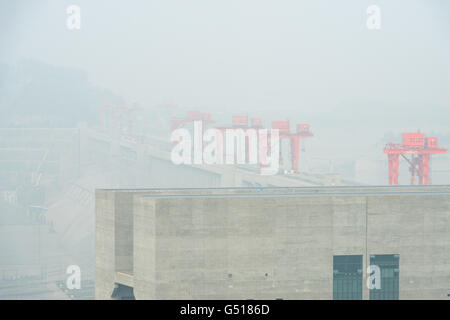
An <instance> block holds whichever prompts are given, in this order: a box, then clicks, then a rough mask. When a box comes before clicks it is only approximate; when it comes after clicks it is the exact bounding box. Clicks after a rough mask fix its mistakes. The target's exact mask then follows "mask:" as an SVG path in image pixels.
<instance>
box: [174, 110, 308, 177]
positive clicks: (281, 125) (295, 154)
mask: <svg viewBox="0 0 450 320" xmlns="http://www.w3.org/2000/svg"><path fill="white" fill-rule="evenodd" d="M250 120H251V121H250V124H249V117H248V115H237V116H232V125H231V126H222V127H215V129H217V130H219V131H221V132H222V133H224V132H225V131H226V130H228V129H231V130H236V129H242V130H247V129H255V130H257V131H258V130H260V129H263V128H264V125H263V121H262V119H261V118H251V119H250ZM195 121H202V124H203V125H208V124H212V123H215V121H213V120H212V119H211V114H209V113H202V112H201V111H198V110H190V111H188V114H187V117H186V118H184V119H175V120H172V122H171V124H172V125H171V129H172V131H173V130H175V129H178V128H180V127H183V126H185V125H186V124H192V123H194V122H195ZM272 129H277V130H279V138H280V162H281V163H283V159H282V150H281V142H282V141H283V139H287V140H289V142H290V155H291V170H292V172H295V173H298V172H299V158H300V141H301V140H302V139H306V138H311V137H313V136H314V134H313V133H312V132H311V131H310V125H309V124H305V123H300V124H297V126H296V132H293V133H291V130H290V122H289V120H286V121H273V122H272ZM202 130H204V127H202ZM202 133H203V132H202ZM245 142H246V148H245V156H246V158H248V157H249V149H250V148H251V145H250V144H251V141H250V139H249V138H248V136H247V137H246V139H245ZM267 147H268V149H270V145H268V146H267Z"/></svg>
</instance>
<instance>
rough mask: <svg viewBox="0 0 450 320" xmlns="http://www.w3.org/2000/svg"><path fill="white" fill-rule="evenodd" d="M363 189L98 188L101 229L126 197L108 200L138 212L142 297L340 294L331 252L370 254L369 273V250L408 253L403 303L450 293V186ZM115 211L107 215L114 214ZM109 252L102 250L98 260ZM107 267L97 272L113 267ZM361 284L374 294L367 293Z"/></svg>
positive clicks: (137, 271) (403, 263)
mask: <svg viewBox="0 0 450 320" xmlns="http://www.w3.org/2000/svg"><path fill="white" fill-rule="evenodd" d="M387 190H388V191H387ZM356 191H358V190H356V189H355V188H317V189H313V188H297V189H295V188H293V189H286V188H274V189H271V188H267V189H264V190H263V191H260V190H258V192H257V191H256V190H255V189H220V188H218V189H207V190H199V189H193V190H186V191H183V190H179V189H178V190H177V189H176V190H135V191H134V192H133V191H131V192H130V191H129V192H126V191H123V190H122V191H115V192H114V191H107V190H102V191H98V192H97V198H99V202H98V203H99V206H97V216H98V218H100V220H99V219H98V220H97V225H98V227H100V225H99V222H100V221H105V214H104V213H103V212H102V210H101V206H102V201H103V205H105V199H106V198H108V196H106V195H107V194H109V195H111V194H115V196H116V197H117V196H118V194H128V195H126V196H124V197H126V198H127V199H128V200H127V201H128V202H127V201H118V202H117V200H115V204H111V203H112V200H111V198H109V201H110V204H109V205H107V206H106V208H110V207H111V206H114V205H115V207H116V210H117V208H120V209H118V210H117V212H119V211H121V212H134V223H133V226H134V227H133V230H134V231H131V230H130V225H128V227H126V228H123V229H124V230H125V229H127V230H128V231H127V232H128V234H132V237H133V239H134V248H133V249H132V250H134V255H133V256H134V268H133V272H129V273H130V274H131V275H132V277H133V285H134V293H135V296H136V298H138V299H214V298H216V299H276V298H283V299H332V296H333V293H332V280H333V265H332V263H333V255H341V254H362V255H363V263H364V265H363V270H365V269H366V267H367V264H368V261H369V256H370V255H371V254H400V299H415V298H426V299H427V298H433V299H446V298H447V293H448V292H447V291H449V288H450V250H449V249H450V237H449V234H450V233H449V231H450V220H449V216H450V210H449V207H450V196H449V188H448V187H416V188H414V187H403V188H402V187H397V188H386V187H385V188H360V189H359V192H356ZM170 194H172V195H170ZM183 194H184V195H183ZM192 194H198V196H192ZM208 194H209V195H208ZM233 194H234V195H233ZM130 196H133V197H134V200H133V201H132V203H134V205H133V209H132V210H130V199H131V198H130ZM103 211H105V212H106V211H108V210H103ZM111 211H112V210H110V209H109V213H107V214H106V215H108V214H109V215H114V214H113V213H112V212H111ZM117 212H115V215H116V216H117ZM102 219H103V220H102ZM109 226H110V227H111V230H113V229H114V228H112V225H111V224H109ZM115 228H116V232H123V230H122V231H117V230H118V229H121V228H122V226H121V225H120V224H117V223H116V224H115ZM104 230H105V229H104V228H103V227H100V228H98V229H97V233H99V232H100V233H101V232H102V231H104ZM111 230H110V232H111ZM113 233H114V231H113ZM123 236H125V234H122V236H120V237H123ZM120 237H118V238H120ZM118 238H117V237H116V243H119V242H120V241H118V240H117V239H118ZM103 239H107V237H103ZM127 239H129V235H128V237H127ZM97 240H99V241H100V242H99V243H97V244H96V246H97V248H99V247H100V249H105V246H104V245H102V243H101V240H102V237H101V236H100V237H97ZM113 242H114V241H113ZM112 245H114V244H112ZM128 246H130V242H129V241H128ZM111 252H114V250H112V249H111V248H110V252H109V253H107V254H106V256H111V255H114V254H111ZM102 254H105V253H104V252H102V251H101V250H97V253H96V257H97V258H96V259H97V261H96V262H98V263H99V262H100V260H99V256H101V255H102ZM128 258H129V257H128ZM128 261H129V260H128ZM105 264H106V262H105V261H103V262H102V263H100V264H99V266H98V268H97V266H96V270H97V269H98V270H99V272H101V271H100V270H105V269H108V268H107V267H106V266H105ZM116 265H117V263H116ZM102 268H103V269H102ZM113 273H114V272H112V275H111V276H109V281H110V280H111V279H113V278H114V277H115V279H114V280H112V281H113V282H114V281H115V280H117V275H116V276H114V275H113ZM103 280H106V278H103V279H99V278H96V298H102V299H106V298H108V294H109V295H110V294H111V292H112V290H111V291H109V292H108V290H109V289H108V286H109V285H105V284H102V283H101V282H102V281H103ZM365 282H366V279H365V275H364V279H363V284H365ZM105 290H106V291H105ZM363 290H364V291H363V298H365V299H367V298H368V290H367V289H366V288H365V287H364V288H363Z"/></svg>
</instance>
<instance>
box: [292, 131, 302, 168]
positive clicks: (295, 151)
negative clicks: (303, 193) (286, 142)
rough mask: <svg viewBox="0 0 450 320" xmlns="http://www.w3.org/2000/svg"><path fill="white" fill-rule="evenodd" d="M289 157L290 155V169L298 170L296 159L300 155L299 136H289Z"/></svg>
mask: <svg viewBox="0 0 450 320" xmlns="http://www.w3.org/2000/svg"><path fill="white" fill-rule="evenodd" d="M290 140H291V157H292V170H294V171H295V172H298V159H299V156H300V137H299V136H293V137H291V139H290Z"/></svg>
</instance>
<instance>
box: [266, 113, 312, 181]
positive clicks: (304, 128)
mask: <svg viewBox="0 0 450 320" xmlns="http://www.w3.org/2000/svg"><path fill="white" fill-rule="evenodd" d="M309 128H310V126H309V124H306V123H300V124H297V127H296V129H297V131H296V132H295V133H291V132H290V131H291V129H290V123H289V121H273V122H272V129H278V130H279V134H280V143H281V140H282V139H289V141H290V144H291V150H290V151H291V160H292V165H291V168H292V170H293V171H294V172H296V173H298V172H299V169H298V164H299V158H300V140H301V139H305V138H312V137H313V136H314V135H313V133H312V132H311V131H310V130H309ZM280 162H282V158H281V144H280Z"/></svg>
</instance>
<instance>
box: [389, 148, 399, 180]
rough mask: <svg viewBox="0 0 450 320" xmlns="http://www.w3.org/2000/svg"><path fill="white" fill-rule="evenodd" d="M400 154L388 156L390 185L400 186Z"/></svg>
mask: <svg viewBox="0 0 450 320" xmlns="http://www.w3.org/2000/svg"><path fill="white" fill-rule="evenodd" d="M398 164H399V161H398V154H388V166H389V185H392V184H394V185H398Z"/></svg>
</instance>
